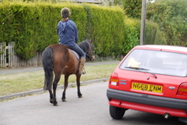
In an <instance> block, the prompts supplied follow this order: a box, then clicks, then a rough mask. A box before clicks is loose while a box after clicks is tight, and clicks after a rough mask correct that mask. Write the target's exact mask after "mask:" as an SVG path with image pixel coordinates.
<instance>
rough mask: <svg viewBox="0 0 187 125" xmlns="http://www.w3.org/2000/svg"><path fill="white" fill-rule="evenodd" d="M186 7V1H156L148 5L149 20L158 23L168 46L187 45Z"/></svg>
mask: <svg viewBox="0 0 187 125" xmlns="http://www.w3.org/2000/svg"><path fill="white" fill-rule="evenodd" d="M186 6H187V1H186V0H156V1H155V2H152V3H149V4H148V5H147V19H149V20H152V21H153V22H156V23H158V25H159V27H160V30H161V32H162V34H163V35H162V36H163V37H164V38H165V39H166V42H167V44H168V45H183V46H184V45H187V30H186V29H187V18H186V15H187V10H186Z"/></svg>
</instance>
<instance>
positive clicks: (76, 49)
mask: <svg viewBox="0 0 187 125" xmlns="http://www.w3.org/2000/svg"><path fill="white" fill-rule="evenodd" d="M69 48H70V49H72V50H74V51H75V52H77V53H78V55H79V56H80V57H84V58H86V53H85V52H84V51H83V50H82V49H81V48H80V47H79V46H78V45H77V44H76V45H75V46H69Z"/></svg>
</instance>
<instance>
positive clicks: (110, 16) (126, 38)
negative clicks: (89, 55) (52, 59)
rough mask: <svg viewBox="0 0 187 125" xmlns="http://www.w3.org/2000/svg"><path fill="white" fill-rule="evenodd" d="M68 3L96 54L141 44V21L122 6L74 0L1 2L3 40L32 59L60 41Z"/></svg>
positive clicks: (115, 52)
mask: <svg viewBox="0 0 187 125" xmlns="http://www.w3.org/2000/svg"><path fill="white" fill-rule="evenodd" d="M63 7H68V8H70V10H71V14H72V15H71V19H72V20H73V21H74V22H75V23H76V25H77V28H78V31H79V34H78V35H79V41H78V42H81V41H83V40H85V39H92V41H93V44H94V46H95V49H94V51H95V55H98V56H102V57H106V56H118V55H124V54H126V53H127V52H128V51H129V50H130V49H131V48H132V47H134V46H135V45H138V44H139V31H140V30H139V27H140V26H138V23H137V22H139V21H134V20H133V19H127V18H126V19H125V18H124V17H125V16H124V11H123V10H122V9H121V8H120V7H104V6H98V5H92V4H72V3H53V4H52V3H42V2H38V3H36V2H35V3H34V2H30V3H27V2H21V3H20V2H5V3H0V24H1V25H0V29H1V30H0V42H6V43H8V42H15V43H16V48H15V51H16V54H17V55H18V56H19V57H20V58H22V59H24V60H29V59H30V58H32V57H34V56H35V54H36V52H42V51H43V50H44V49H45V47H47V46H48V45H50V44H54V43H58V39H59V38H58V35H57V30H56V28H57V24H58V22H59V21H60V20H61V16H60V10H61V9H62V8H63Z"/></svg>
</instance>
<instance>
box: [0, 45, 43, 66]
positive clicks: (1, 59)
mask: <svg viewBox="0 0 187 125" xmlns="http://www.w3.org/2000/svg"><path fill="white" fill-rule="evenodd" d="M14 45H15V43H14V42H11V43H8V44H6V43H5V42H0V68H6V67H9V68H15V67H28V66H40V65H41V58H42V57H41V56H42V52H38V53H37V54H36V56H35V57H33V58H32V59H30V60H28V61H25V60H22V59H20V58H19V57H18V56H16V55H15V53H14Z"/></svg>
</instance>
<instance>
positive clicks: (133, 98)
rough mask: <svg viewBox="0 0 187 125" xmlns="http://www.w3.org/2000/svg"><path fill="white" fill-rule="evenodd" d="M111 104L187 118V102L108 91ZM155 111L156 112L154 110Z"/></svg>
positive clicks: (113, 90)
mask: <svg viewBox="0 0 187 125" xmlns="http://www.w3.org/2000/svg"><path fill="white" fill-rule="evenodd" d="M107 97H108V99H109V103H110V104H111V105H113V106H118V107H122V108H127V109H134V110H140V111H146V112H152V113H156V114H165V113H169V114H170V115H173V116H178V117H187V100H184V99H174V98H167V97H159V96H153V95H146V94H140V93H133V92H126V91H120V90H115V89H107ZM153 109H155V110H153Z"/></svg>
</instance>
